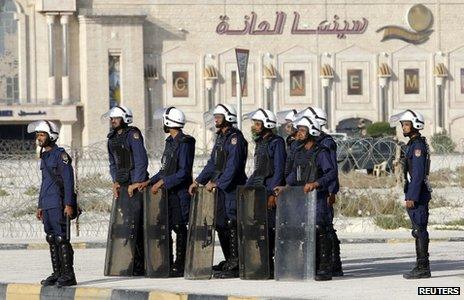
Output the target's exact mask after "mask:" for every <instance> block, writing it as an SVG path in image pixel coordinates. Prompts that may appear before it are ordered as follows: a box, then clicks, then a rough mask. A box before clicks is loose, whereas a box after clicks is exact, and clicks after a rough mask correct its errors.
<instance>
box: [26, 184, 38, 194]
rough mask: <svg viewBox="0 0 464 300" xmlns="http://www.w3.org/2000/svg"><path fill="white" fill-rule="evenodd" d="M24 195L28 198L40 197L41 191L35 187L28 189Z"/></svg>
mask: <svg viewBox="0 0 464 300" xmlns="http://www.w3.org/2000/svg"><path fill="white" fill-rule="evenodd" d="M24 195H27V196H38V195H39V189H38V188H37V187H35V186H30V187H28V188H27V189H26V191H25V192H24Z"/></svg>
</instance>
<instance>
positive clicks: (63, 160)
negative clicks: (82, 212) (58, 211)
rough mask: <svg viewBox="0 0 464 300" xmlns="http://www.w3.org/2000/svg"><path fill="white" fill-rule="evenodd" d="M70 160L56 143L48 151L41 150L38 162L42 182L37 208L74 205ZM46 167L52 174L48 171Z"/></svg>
mask: <svg viewBox="0 0 464 300" xmlns="http://www.w3.org/2000/svg"><path fill="white" fill-rule="evenodd" d="M71 162H72V161H71V158H70V157H69V155H68V153H66V151H65V150H64V149H63V148H60V147H58V146H56V145H55V146H53V148H52V149H51V150H50V151H44V152H42V154H41V162H40V170H41V172H42V184H41V186H40V194H39V204H38V208H41V209H51V208H62V207H63V206H64V205H70V206H75V205H76V199H75V198H74V196H73V193H74V171H73V167H72V164H71ZM47 167H48V169H49V170H50V171H51V172H52V174H54V175H52V174H50V173H49V171H48V170H47ZM54 176H55V178H54Z"/></svg>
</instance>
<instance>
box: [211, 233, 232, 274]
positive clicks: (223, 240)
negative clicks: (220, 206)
mask: <svg viewBox="0 0 464 300" xmlns="http://www.w3.org/2000/svg"><path fill="white" fill-rule="evenodd" d="M217 233H218V237H219V243H220V244H221V249H222V253H223V254H224V258H225V260H223V261H221V262H220V263H219V264H217V265H214V266H213V271H214V272H218V271H222V268H224V265H225V263H226V261H227V260H229V258H230V251H229V250H230V241H229V234H228V230H227V229H225V228H221V229H219V230H218V231H217Z"/></svg>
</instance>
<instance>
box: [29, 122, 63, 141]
mask: <svg viewBox="0 0 464 300" xmlns="http://www.w3.org/2000/svg"><path fill="white" fill-rule="evenodd" d="M27 132H28V133H33V132H36V133H37V132H45V133H47V134H48V136H49V137H50V140H51V141H52V142H55V141H56V140H57V139H58V137H59V135H60V130H59V129H58V126H56V124H55V123H53V122H52V121H46V120H43V121H35V122H32V123H31V124H29V125H28V126H27Z"/></svg>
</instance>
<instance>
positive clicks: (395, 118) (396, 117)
mask: <svg viewBox="0 0 464 300" xmlns="http://www.w3.org/2000/svg"><path fill="white" fill-rule="evenodd" d="M405 113H406V112H404V111H403V112H401V113H399V114H396V115H393V116H390V119H389V120H388V123H390V127H396V126H397V125H398V122H400V121H401V120H402V119H403V117H404V115H405Z"/></svg>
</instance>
